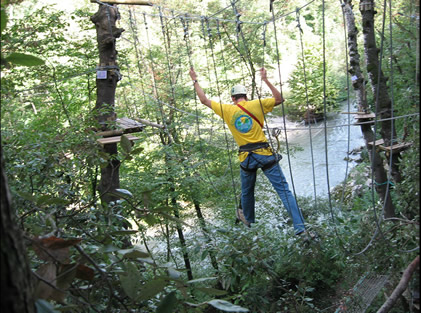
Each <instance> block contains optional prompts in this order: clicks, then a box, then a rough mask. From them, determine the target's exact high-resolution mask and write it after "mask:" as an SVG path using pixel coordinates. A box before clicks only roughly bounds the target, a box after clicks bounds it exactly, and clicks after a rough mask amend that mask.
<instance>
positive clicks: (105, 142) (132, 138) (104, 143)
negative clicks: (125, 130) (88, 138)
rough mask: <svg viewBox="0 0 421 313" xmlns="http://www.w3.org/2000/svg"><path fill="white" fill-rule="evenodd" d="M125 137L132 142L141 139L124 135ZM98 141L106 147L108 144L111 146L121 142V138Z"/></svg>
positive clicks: (100, 139)
mask: <svg viewBox="0 0 421 313" xmlns="http://www.w3.org/2000/svg"><path fill="white" fill-rule="evenodd" d="M124 136H126V137H127V139H129V140H130V141H133V140H138V139H140V138H139V137H136V136H132V135H124ZM97 141H98V142H99V143H100V144H102V145H106V144H109V143H118V142H120V141H121V136H113V137H106V138H98V139H97Z"/></svg>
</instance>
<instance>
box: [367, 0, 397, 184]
mask: <svg viewBox="0 0 421 313" xmlns="http://www.w3.org/2000/svg"><path fill="white" fill-rule="evenodd" d="M384 10H386V8H384ZM360 12H361V15H362V23H363V38H364V53H365V59H366V64H367V73H368V78H369V80H370V83H371V89H372V91H373V95H374V98H375V99H376V98H377V103H376V108H377V112H376V113H377V114H378V115H379V117H380V118H381V119H387V118H391V117H392V113H393V112H392V101H391V99H390V97H389V93H388V88H387V84H386V82H387V78H386V77H385V76H384V74H383V71H382V70H381V68H380V62H379V52H380V50H379V49H378V48H377V45H376V36H375V29H374V15H375V14H376V13H377V12H376V11H375V9H374V0H363V1H361V2H360ZM380 133H381V135H382V138H383V140H384V143H385V145H386V146H392V145H393V144H394V143H395V141H396V139H397V138H396V137H397V136H396V129H395V127H394V123H393V121H392V120H387V121H383V122H381V130H380ZM387 158H388V159H389V160H390V158H391V159H392V162H391V164H392V168H391V174H392V176H393V179H394V180H395V182H400V181H401V180H402V177H401V174H400V172H399V153H398V152H392V153H390V154H388V155H387ZM380 183H383V182H380Z"/></svg>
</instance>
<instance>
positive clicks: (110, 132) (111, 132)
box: [96, 130, 124, 137]
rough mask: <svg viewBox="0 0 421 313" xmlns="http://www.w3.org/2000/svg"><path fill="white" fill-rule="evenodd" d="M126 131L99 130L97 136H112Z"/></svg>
mask: <svg viewBox="0 0 421 313" xmlns="http://www.w3.org/2000/svg"><path fill="white" fill-rule="evenodd" d="M123 134H124V132H123V131H122V130H105V131H102V132H97V133H96V135H97V136H103V137H111V136H121V135H123Z"/></svg>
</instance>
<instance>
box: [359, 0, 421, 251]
mask: <svg viewBox="0 0 421 313" xmlns="http://www.w3.org/2000/svg"><path fill="white" fill-rule="evenodd" d="M383 7H384V10H383V21H382V33H381V41H380V42H381V44H380V55H379V65H378V66H379V68H378V77H377V90H376V95H375V117H374V134H376V133H377V125H378V118H377V113H378V99H379V94H380V88H379V86H380V78H381V76H380V75H381V65H382V59H383V44H384V30H385V20H386V7H387V3H386V0H384V5H383ZM392 117H393V115H392ZM392 120H393V119H392ZM392 144H393V143H392ZM374 155H375V154H374V149H373V153H372V164H371V181H372V183H371V198H372V207H373V216H374V220H375V223H376V230H375V233H374V234H373V236H372V237H371V239H370V242H369V243H368V244H367V246H366V247H365V248H364V249H363V250H361V251H360V252H358V253H355V254H354V255H360V254H362V253H364V252H365V251H366V250H367V249H368V248H369V247H370V246H371V245H372V242H373V241H374V239H375V238H376V236H377V234H378V233H379V234H380V236H381V238H382V239H383V240H384V241H387V240H386V238H385V236H384V234H383V232H382V230H381V227H380V221H379V217H377V212H376V204H375V200H374V199H375V194H374V181H375V179H374V169H373V168H374V166H373V164H374V161H373V159H374ZM388 193H389V184H388V186H387V188H386V195H385V199H386V198H387V196H388ZM384 209H385V201H383V205H382V210H381V212H384ZM380 218H381V216H380ZM387 247H388V248H389V249H390V246H389V245H387ZM418 249H419V246H418V247H416V248H414V249H410V250H400V249H398V250H399V251H400V252H405V253H410V252H414V251H416V250H418Z"/></svg>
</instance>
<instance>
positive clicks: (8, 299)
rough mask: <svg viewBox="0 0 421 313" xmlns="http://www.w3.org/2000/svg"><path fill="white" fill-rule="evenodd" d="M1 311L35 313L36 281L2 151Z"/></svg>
mask: <svg viewBox="0 0 421 313" xmlns="http://www.w3.org/2000/svg"><path fill="white" fill-rule="evenodd" d="M0 238H1V305H0V311H1V312H8V313H34V312H35V304H34V298H33V294H34V293H33V282H32V277H31V270H30V268H29V262H28V260H27V258H26V250H25V245H24V243H23V238H22V235H21V233H20V229H19V227H18V225H17V223H16V216H15V212H14V211H13V209H12V205H11V198H10V193H9V185H8V183H7V177H6V174H5V172H4V168H3V152H2V151H1V229H0Z"/></svg>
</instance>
